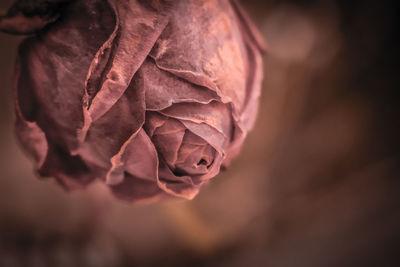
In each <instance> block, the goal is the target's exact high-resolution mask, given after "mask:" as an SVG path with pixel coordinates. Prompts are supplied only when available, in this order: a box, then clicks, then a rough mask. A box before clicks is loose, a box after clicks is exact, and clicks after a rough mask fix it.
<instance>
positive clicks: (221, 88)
mask: <svg viewBox="0 0 400 267" xmlns="http://www.w3.org/2000/svg"><path fill="white" fill-rule="evenodd" d="M222 10H223V11H222ZM221 11H222V12H221ZM182 14H184V15H182ZM235 19H236V18H235V13H234V11H233V9H232V7H231V5H230V3H229V1H214V0H207V1H179V3H178V4H177V6H176V8H175V12H174V13H173V14H172V16H171V19H170V23H169V24H168V26H167V27H166V29H165V31H164V32H163V34H162V35H161V36H160V38H159V39H158V40H157V42H156V44H155V46H154V48H153V50H152V51H151V53H150V56H151V57H152V58H154V59H155V61H156V64H157V66H158V67H159V68H160V69H163V70H166V71H169V72H171V73H173V74H175V75H177V76H178V77H181V78H183V79H186V80H188V81H189V82H192V83H194V84H197V85H201V86H205V87H208V88H209V89H211V90H214V91H216V93H217V94H218V95H219V96H220V97H221V99H222V101H223V102H224V103H228V102H232V103H233V105H234V109H235V111H237V112H238V111H239V110H240V109H241V107H242V105H243V100H244V99H245V90H246V80H245V77H246V63H245V61H246V49H245V47H244V45H243V41H242V38H241V33H240V30H239V25H238V23H237V22H236V20H235ZM227 77H229V78H227Z"/></svg>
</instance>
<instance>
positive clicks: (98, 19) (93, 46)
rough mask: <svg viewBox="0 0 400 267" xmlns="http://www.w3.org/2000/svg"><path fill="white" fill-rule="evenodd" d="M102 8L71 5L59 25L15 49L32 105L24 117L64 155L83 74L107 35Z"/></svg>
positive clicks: (107, 13) (77, 116) (76, 123)
mask: <svg viewBox="0 0 400 267" xmlns="http://www.w3.org/2000/svg"><path fill="white" fill-rule="evenodd" d="M107 7H108V6H107V5H106V3H105V2H102V1H95V0H93V1H75V2H74V3H73V4H71V5H70V6H68V8H67V10H65V16H64V17H63V19H62V20H60V21H59V22H58V23H56V24H55V25H52V27H50V28H49V29H48V30H47V31H46V32H45V33H43V35H40V36H38V37H34V38H31V39H28V40H26V41H24V42H23V43H22V44H21V47H20V57H21V58H22V59H23V60H24V62H23V63H21V65H22V66H23V69H21V72H23V74H22V75H23V76H24V78H25V79H27V80H29V85H27V86H29V87H30V89H31V90H32V92H33V95H34V96H35V99H36V102H37V105H36V108H35V110H33V111H32V112H30V116H34V119H35V120H36V121H37V123H38V124H39V126H40V127H41V128H42V129H43V131H44V132H46V135H47V138H48V139H49V142H51V143H53V142H57V143H59V144H63V145H64V146H65V147H66V148H65V149H66V150H72V149H74V148H76V146H77V138H76V134H77V130H78V129H79V128H80V127H81V125H82V122H83V116H82V109H81V107H82V102H81V101H82V96H83V92H84V81H85V77H86V73H87V71H88V69H89V66H90V63H91V60H92V58H93V57H94V55H95V53H96V51H97V49H98V48H99V47H100V46H101V44H102V43H103V42H104V41H105V40H106V39H107V37H108V35H109V33H110V31H111V30H112V27H110V26H109V25H111V26H112V24H113V23H114V22H113V16H112V13H111V10H110V9H109V8H107ZM92 12H94V14H92ZM90 29H92V30H93V32H92V31H91V30H90ZM89 32H90V34H88V33H89Z"/></svg>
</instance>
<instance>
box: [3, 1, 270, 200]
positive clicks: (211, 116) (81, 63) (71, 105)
mask: <svg viewBox="0 0 400 267" xmlns="http://www.w3.org/2000/svg"><path fill="white" fill-rule="evenodd" d="M0 29H1V30H2V31H4V32H9V33H17V34H32V35H31V36H30V37H29V38H27V39H25V40H24V41H23V42H22V44H21V45H20V47H19V56H18V60H17V66H16V74H15V84H16V93H15V98H16V113H17V122H16V133H17V136H18V139H19V141H20V143H21V144H22V146H23V147H24V149H25V150H26V151H27V152H28V153H29V154H30V155H31V156H32V157H33V158H34V160H35V163H36V168H37V170H38V173H39V174H40V175H42V176H51V177H54V178H55V179H56V180H57V181H58V182H59V183H60V184H61V185H63V186H64V187H65V188H66V189H76V188H83V187H85V186H86V185H88V184H89V183H91V182H93V181H94V180H101V181H104V182H105V183H106V184H107V185H108V186H109V187H110V189H111V191H112V192H113V193H114V194H115V195H116V196H117V197H119V198H123V199H127V200H131V201H138V200H144V199H155V198H157V199H158V198H166V197H171V196H176V197H184V198H187V199H192V198H193V197H194V196H195V195H196V194H197V193H198V191H199V189H200V188H201V187H202V186H203V185H204V184H206V183H207V182H208V181H209V180H210V179H211V178H213V177H214V176H216V175H217V174H218V173H219V171H220V169H221V166H226V165H228V164H229V162H230V161H231V160H232V158H233V157H235V156H236V155H237V154H238V153H239V150H240V147H241V146H242V143H243V141H244V138H245V136H246V134H247V133H248V131H249V130H250V129H251V128H252V127H253V124H254V121H255V118H256V113H257V108H258V98H259V95H260V89H261V80H262V73H263V71H262V57H261V56H262V52H263V49H264V48H263V47H264V46H263V42H262V39H261V37H260V35H259V33H258V32H257V30H256V29H255V27H254V26H253V24H252V23H251V22H250V21H249V19H248V17H247V16H246V14H245V13H244V11H243V10H242V8H241V7H240V6H239V4H238V3H237V2H236V1H234V0H232V1H229V0H222V1H215V0H201V1H200V0H179V1H178V0H177V1H162V0H159V1H156V0H153V1H139V0H108V1H106V0H75V1H68V0H36V1H34V0H21V1H18V2H17V3H16V4H14V5H13V6H12V8H11V10H10V12H9V13H8V14H7V15H5V16H3V17H1V18H0Z"/></svg>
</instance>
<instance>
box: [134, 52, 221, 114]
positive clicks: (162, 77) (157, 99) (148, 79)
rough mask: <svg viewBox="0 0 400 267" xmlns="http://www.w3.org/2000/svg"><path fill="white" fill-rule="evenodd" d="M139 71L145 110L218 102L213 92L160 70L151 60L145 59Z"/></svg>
mask: <svg viewBox="0 0 400 267" xmlns="http://www.w3.org/2000/svg"><path fill="white" fill-rule="evenodd" d="M139 71H140V72H142V73H143V76H144V80H145V81H144V84H145V91H146V109H147V110H162V109H165V108H167V107H170V106H171V105H173V104H175V103H182V102H190V103H202V104H207V103H210V102H211V101H213V100H219V97H218V96H217V94H216V93H215V92H214V91H211V90H210V89H208V88H207V87H202V86H198V85H194V84H190V83H188V82H186V81H184V80H182V79H180V78H178V77H176V76H175V75H172V74H171V73H169V72H166V71H163V70H160V69H159V68H157V67H156V65H155V64H154V61H153V60H151V59H147V60H146V61H145V62H144V63H143V65H142V67H141V68H140V70H139Z"/></svg>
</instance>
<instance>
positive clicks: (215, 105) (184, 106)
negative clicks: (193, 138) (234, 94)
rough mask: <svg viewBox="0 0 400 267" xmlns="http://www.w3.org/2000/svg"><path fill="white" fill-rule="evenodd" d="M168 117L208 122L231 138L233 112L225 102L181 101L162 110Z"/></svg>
mask: <svg viewBox="0 0 400 267" xmlns="http://www.w3.org/2000/svg"><path fill="white" fill-rule="evenodd" d="M160 113H161V114H163V115H166V116H168V117H172V118H176V119H180V120H185V121H191V122H194V123H198V124H199V123H204V124H207V125H209V126H211V127H213V128H214V129H216V130H217V131H218V132H220V133H221V134H223V135H224V136H226V138H228V139H229V138H230V132H231V129H232V124H231V119H230V117H231V112H230V110H229V109H228V107H227V106H226V105H225V104H222V103H220V102H217V101H213V102H211V103H209V104H199V103H180V104H175V105H173V106H172V107H170V108H167V109H164V110H162V111H160Z"/></svg>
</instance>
